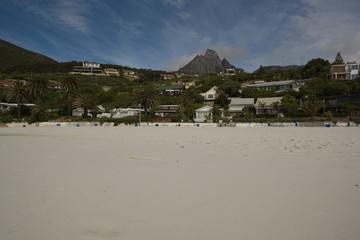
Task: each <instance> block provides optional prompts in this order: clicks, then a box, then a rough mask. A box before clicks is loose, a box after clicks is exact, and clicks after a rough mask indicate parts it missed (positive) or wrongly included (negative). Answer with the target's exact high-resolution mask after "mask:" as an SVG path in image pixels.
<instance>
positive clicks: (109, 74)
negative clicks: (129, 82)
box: [104, 68, 120, 76]
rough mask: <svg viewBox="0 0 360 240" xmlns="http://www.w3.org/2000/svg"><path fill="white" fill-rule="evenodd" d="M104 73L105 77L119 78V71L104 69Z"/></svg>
mask: <svg viewBox="0 0 360 240" xmlns="http://www.w3.org/2000/svg"><path fill="white" fill-rule="evenodd" d="M104 73H105V75H106V76H120V73H119V70H117V69H115V68H105V69H104Z"/></svg>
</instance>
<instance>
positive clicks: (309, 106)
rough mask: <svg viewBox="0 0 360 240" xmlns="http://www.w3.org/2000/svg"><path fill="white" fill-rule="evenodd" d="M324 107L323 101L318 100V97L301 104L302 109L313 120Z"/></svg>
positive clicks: (310, 98) (312, 97)
mask: <svg viewBox="0 0 360 240" xmlns="http://www.w3.org/2000/svg"><path fill="white" fill-rule="evenodd" d="M323 106H324V103H323V101H321V100H318V99H317V98H316V97H314V96H311V97H309V98H308V99H307V100H305V101H303V102H302V104H301V109H302V110H303V111H304V112H306V113H307V114H309V115H310V117H311V120H314V119H315V116H316V114H317V113H318V112H319V110H320V109H322V108H323Z"/></svg>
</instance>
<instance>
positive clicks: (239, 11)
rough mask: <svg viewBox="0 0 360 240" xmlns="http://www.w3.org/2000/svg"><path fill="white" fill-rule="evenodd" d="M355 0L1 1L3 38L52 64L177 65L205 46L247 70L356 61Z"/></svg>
mask: <svg viewBox="0 0 360 240" xmlns="http://www.w3.org/2000/svg"><path fill="white" fill-rule="evenodd" d="M359 9H360V1H359V0H343V1H338V0H294V1H289V0H251V1H249V0H137V1H135V0H56V1H55V0H1V1H0V38H2V39H3V40H6V41H9V42H12V43H14V44H16V45H19V46H21V47H24V48H26V49H29V50H32V51H36V52H39V53H42V54H45V55H47V56H49V57H51V58H53V59H55V60H57V61H61V62H65V61H72V60H75V61H95V62H100V63H113V64H119V65H125V66H130V67H136V68H150V69H154V70H168V71H173V70H178V68H179V67H182V66H183V65H184V64H186V63H187V62H189V61H190V60H191V59H192V58H194V57H195V56H196V55H197V54H204V53H205V51H206V49H207V48H211V49H214V50H216V51H217V52H218V54H219V56H220V58H227V59H228V60H229V61H230V63H232V64H233V65H235V66H237V67H241V68H244V69H245V70H246V71H247V72H252V71H254V70H256V69H257V68H258V67H259V66H260V65H263V66H267V65H290V64H297V65H301V64H305V63H306V62H308V61H309V60H311V59H313V58H318V57H320V58H324V59H328V60H329V61H333V60H334V58H335V55H336V53H337V52H338V51H340V53H341V54H342V56H343V58H344V60H345V61H353V60H356V61H359V60H360V31H359V29H360V28H359V24H360V14H359Z"/></svg>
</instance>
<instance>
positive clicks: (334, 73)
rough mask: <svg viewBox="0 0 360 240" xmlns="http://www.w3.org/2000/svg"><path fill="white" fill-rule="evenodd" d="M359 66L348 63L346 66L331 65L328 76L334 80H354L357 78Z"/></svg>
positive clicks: (354, 63)
mask: <svg viewBox="0 0 360 240" xmlns="http://www.w3.org/2000/svg"><path fill="white" fill-rule="evenodd" d="M359 68H360V64H359V63H356V62H349V63H346V64H338V65H332V66H331V70H330V74H331V79H334V80H354V79H356V78H359Z"/></svg>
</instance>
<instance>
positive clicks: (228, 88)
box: [219, 80, 241, 97]
mask: <svg viewBox="0 0 360 240" xmlns="http://www.w3.org/2000/svg"><path fill="white" fill-rule="evenodd" d="M240 89H241V83H239V82H236V81H232V80H230V81H225V82H224V83H223V84H221V85H220V86H219V90H222V91H223V92H225V93H226V94H227V95H228V96H229V97H239V96H240Z"/></svg>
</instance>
